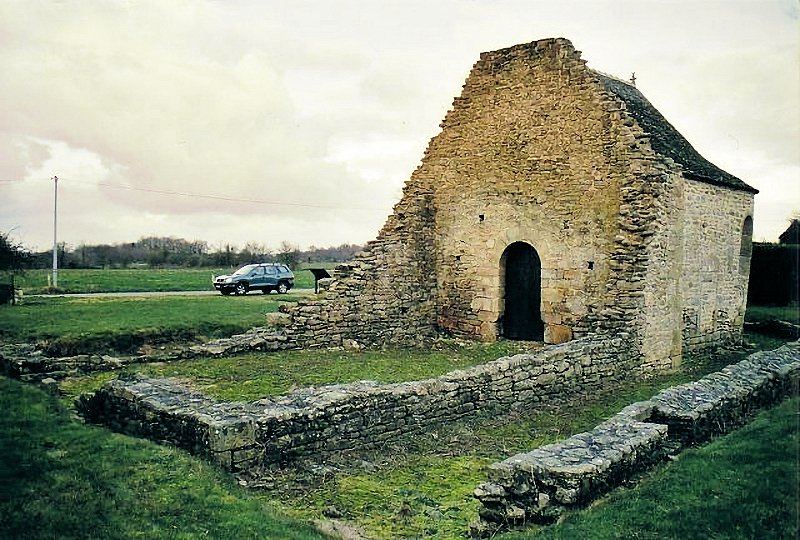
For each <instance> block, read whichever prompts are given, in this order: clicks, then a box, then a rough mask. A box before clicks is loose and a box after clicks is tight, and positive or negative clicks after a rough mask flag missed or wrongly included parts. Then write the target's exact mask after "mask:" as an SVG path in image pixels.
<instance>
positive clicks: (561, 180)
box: [423, 39, 667, 343]
mask: <svg viewBox="0 0 800 540" xmlns="http://www.w3.org/2000/svg"><path fill="white" fill-rule="evenodd" d="M442 127H443V130H442V133H441V134H440V135H438V136H437V137H435V138H434V139H433V140H432V141H431V144H430V146H429V148H428V151H427V152H426V155H425V159H424V160H423V168H425V169H426V170H430V171H431V175H432V176H433V177H434V181H433V186H434V206H435V208H436V214H435V220H436V242H437V244H436V250H435V253H436V263H437V264H436V268H437V272H438V281H437V285H438V290H437V313H438V319H437V320H438V323H439V325H440V326H441V327H442V328H445V329H447V330H449V331H451V332H453V333H454V334H457V335H463V336H467V337H480V338H481V339H484V340H492V339H495V338H496V337H498V336H499V335H501V333H502V316H503V311H504V295H505V291H504V285H505V284H504V268H503V267H502V260H503V253H504V251H505V249H506V248H507V247H508V246H509V245H510V244H512V243H514V242H518V241H522V242H526V243H528V244H530V245H531V246H533V247H534V248H535V249H536V250H537V252H538V254H539V256H540V259H541V262H542V284H541V286H542V301H541V315H542V319H543V320H544V323H545V341H546V342H548V343H558V342H563V341H567V340H569V339H572V338H573V337H580V336H582V335H586V333H588V332H602V331H612V330H616V329H618V328H626V327H628V326H629V322H630V321H632V320H635V318H636V316H637V315H638V314H639V313H640V312H641V309H642V301H641V295H640V293H638V292H637V290H638V289H640V288H641V281H642V277H643V276H644V274H645V272H646V267H647V264H648V259H647V258H646V257H645V256H644V253H645V242H646V237H647V236H648V235H649V234H653V229H654V223H653V222H652V219H651V218H652V216H653V209H652V206H653V199H654V198H655V197H657V196H658V195H659V192H658V190H654V189H653V188H652V186H651V184H652V179H653V178H660V177H661V175H662V174H663V173H662V171H663V170H666V169H667V165H666V164H665V163H663V160H661V159H660V158H658V156H656V154H655V153H654V152H653V150H652V148H650V147H649V145H648V143H647V140H646V139H645V138H644V137H643V135H642V130H641V129H640V128H639V127H638V126H637V125H636V123H635V121H634V120H633V119H632V118H630V117H628V116H627V114H626V112H625V105H624V103H623V102H622V101H621V100H620V99H618V98H617V97H616V96H614V95H613V94H612V93H610V92H607V91H606V90H605V88H604V87H603V86H602V85H601V83H600V82H599V80H598V78H597V76H596V73H595V72H593V71H591V70H589V69H588V68H586V66H585V61H584V60H582V59H581V58H580V52H579V51H576V50H575V49H574V48H573V47H572V45H571V44H570V43H569V41H567V40H564V39H551V40H540V41H537V42H534V43H530V44H524V45H517V46H514V47H511V48H508V49H503V50H500V51H495V52H491V53H484V54H482V55H481V59H480V60H479V61H478V62H477V63H476V64H475V66H474V68H473V70H472V72H471V74H470V76H469V77H468V78H467V81H466V83H465V85H464V90H463V92H462V94H461V96H460V97H459V98H457V99H456V100H455V102H454V108H453V110H452V111H450V112H449V113H448V115H447V117H446V118H445V121H444V122H443V124H442ZM643 192H648V193H649V194H650V196H649V197H643V196H642V194H643ZM621 208H622V209H623V212H622V213H621V212H620V209H621Z"/></svg>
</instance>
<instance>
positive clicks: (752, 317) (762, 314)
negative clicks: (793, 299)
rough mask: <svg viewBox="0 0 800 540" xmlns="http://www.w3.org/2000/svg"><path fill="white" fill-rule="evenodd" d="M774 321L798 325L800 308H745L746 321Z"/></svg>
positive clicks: (799, 322)
mask: <svg viewBox="0 0 800 540" xmlns="http://www.w3.org/2000/svg"><path fill="white" fill-rule="evenodd" d="M775 319H777V320H779V321H786V322H790V323H794V324H800V307H796V306H795V307H789V306H787V307H775V306H747V313H746V314H745V320H746V321H750V322H766V321H771V320H775Z"/></svg>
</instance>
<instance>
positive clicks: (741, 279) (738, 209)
mask: <svg viewBox="0 0 800 540" xmlns="http://www.w3.org/2000/svg"><path fill="white" fill-rule="evenodd" d="M683 196H684V200H683V208H684V219H683V228H682V230H681V233H682V235H681V236H682V239H683V245H682V249H683V253H682V257H681V259H682V262H683V272H682V274H681V279H680V291H679V292H680V297H681V298H682V308H683V312H682V321H681V327H682V329H683V345H684V349H685V350H694V349H697V348H702V347H704V346H708V345H711V344H713V343H719V342H725V341H729V340H731V339H737V338H738V337H739V335H740V334H741V331H742V325H743V324H744V312H745V308H746V307H747V283H748V280H749V277H750V260H749V259H750V257H749V251H748V252H747V256H745V257H742V256H741V255H740V253H741V251H742V250H741V248H742V241H743V239H742V229H743V227H744V222H745V218H747V217H748V216H750V217H752V215H753V197H752V196H751V195H750V194H748V193H743V192H741V191H734V190H731V189H725V188H719V187H716V186H711V185H708V184H704V183H701V182H696V181H693V180H686V182H685V185H684V188H683ZM746 241H747V242H749V241H750V238H749V236H748V237H747V239H746ZM742 259H744V260H742Z"/></svg>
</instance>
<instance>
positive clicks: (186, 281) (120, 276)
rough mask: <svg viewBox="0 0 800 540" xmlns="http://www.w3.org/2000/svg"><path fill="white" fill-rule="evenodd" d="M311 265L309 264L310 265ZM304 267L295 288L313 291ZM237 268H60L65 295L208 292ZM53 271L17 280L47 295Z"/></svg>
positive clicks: (28, 290)
mask: <svg viewBox="0 0 800 540" xmlns="http://www.w3.org/2000/svg"><path fill="white" fill-rule="evenodd" d="M306 266H307V265H306ZM312 266H313V267H315V268H318V267H323V268H332V267H333V266H335V263H319V264H316V263H315V264H313V265H312ZM304 268H305V266H303V265H301V266H300V269H298V270H295V272H294V274H295V288H297V289H313V288H314V276H313V275H312V274H311V272H309V271H308V270H305V269H304ZM234 270H236V268H164V269H158V268H153V269H151V268H142V269H131V268H112V269H107V270H94V269H91V270H87V269H68V268H67V269H60V270H59V271H58V289H59V290H60V291H62V292H65V293H93V292H134V291H136V292H138V291H205V290H212V289H213V287H212V285H211V279H212V276H218V275H221V274H230V273H232V272H233V271H234ZM50 275H51V271H50V270H28V271H27V272H25V274H24V275H22V276H18V277H17V278H16V286H17V287H19V288H21V289H22V290H23V291H24V293H25V294H27V295H30V294H43V293H45V292H47V287H48V285H49V282H48V276H50Z"/></svg>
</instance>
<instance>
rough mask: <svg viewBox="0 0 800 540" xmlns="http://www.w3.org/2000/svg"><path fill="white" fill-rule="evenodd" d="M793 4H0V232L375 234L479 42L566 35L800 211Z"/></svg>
mask: <svg viewBox="0 0 800 540" xmlns="http://www.w3.org/2000/svg"><path fill="white" fill-rule="evenodd" d="M798 12H799V10H798V2H797V0H748V1H736V0H722V1H716V2H714V1H705V0H702V1H642V0H634V1H624V0H594V1H588V0H587V1H564V0H553V1H546V2H545V1H536V0H522V1H504V0H449V1H443V0H420V1H416V0H414V1H411V0H409V1H406V0H404V1H387V0H380V1H378V0H364V1H344V0H324V1H323V0H317V1H298V0H293V1H291V2H286V1H264V0H252V1H242V0H227V1H224V2H223V1H201V0H193V1H185V2H184V1H179V0H157V1H153V2H146V1H135V2H133V1H131V2H122V1H115V2H111V1H108V2H100V1H90V0H79V1H74V2H69V1H62V2H55V1H53V2H36V1H31V0H21V1H14V0H0V232H11V236H12V238H14V239H15V240H16V241H20V242H22V243H23V244H24V245H25V246H26V247H29V248H33V249H48V248H49V247H51V246H52V241H53V181H52V180H51V178H52V177H53V176H55V175H57V176H58V177H59V183H58V238H59V241H63V242H66V243H67V244H68V245H69V246H72V247H74V246H77V245H80V244H81V243H87V244H99V243H119V242H132V241H135V240H137V239H138V238H140V237H143V236H177V237H182V238H186V239H187V240H195V239H197V240H206V241H208V243H209V245H210V246H211V248H212V249H215V248H216V247H218V246H220V245H222V244H224V243H227V242H232V243H234V244H236V245H238V246H240V247H241V246H243V245H244V244H245V243H246V242H250V241H253V242H259V243H261V244H264V245H266V246H267V247H271V248H276V247H278V245H279V244H280V243H281V241H284V240H285V241H289V242H291V243H294V244H297V245H299V246H301V247H308V246H310V245H317V246H327V245H335V244H340V243H345V242H348V243H363V242H366V241H367V240H370V239H372V238H374V237H375V236H376V234H377V232H378V230H379V229H380V227H381V225H382V224H383V222H384V221H385V219H386V217H387V216H388V214H389V213H391V209H392V206H393V205H394V203H395V202H397V200H399V198H400V194H401V189H402V185H403V183H404V182H405V180H406V179H407V178H408V177H409V176H410V175H411V172H412V171H413V170H414V169H415V168H416V167H417V165H418V164H419V161H420V159H421V157H422V154H423V151H424V149H425V147H426V146H427V143H428V141H429V140H430V138H431V137H433V136H434V135H436V134H437V133H438V131H439V127H438V126H439V122H440V121H441V120H442V119H443V118H444V115H445V113H446V112H447V110H448V109H449V108H450V106H451V105H452V101H453V98H454V97H455V96H457V95H458V94H459V93H460V91H461V85H462V84H463V82H464V79H465V78H466V76H467V74H468V73H469V71H470V69H471V67H472V65H473V64H474V63H475V61H476V60H477V59H478V57H479V55H480V53H481V52H482V51H489V50H495V49H499V48H502V47H507V46H510V45H514V44H517V43H524V42H529V41H534V40H537V39H542V38H547V37H566V38H568V39H570V40H571V41H572V42H573V44H574V45H575V47H576V48H577V49H579V50H581V51H583V58H584V59H586V60H587V61H588V64H589V67H591V68H594V69H598V70H601V71H604V72H607V73H611V74H614V75H617V76H619V77H621V78H625V79H627V78H629V77H630V74H631V72H634V71H635V72H636V77H637V85H638V88H639V89H640V90H641V91H642V92H643V93H644V94H645V96H646V97H647V98H648V99H649V100H650V101H651V102H652V103H653V104H654V105H655V106H656V108H658V109H659V110H660V111H661V112H662V113H663V114H664V116H666V118H667V119H668V120H669V121H670V122H671V123H672V124H673V125H674V126H675V127H676V128H677V129H678V130H679V131H680V132H681V133H682V134H683V135H684V136H685V137H686V138H687V139H688V140H689V142H690V143H692V145H694V147H695V148H696V149H697V150H698V151H699V152H700V153H701V154H703V155H704V156H705V157H706V158H707V159H709V160H710V161H712V162H713V163H715V164H716V165H718V166H719V167H721V168H722V169H724V170H726V171H728V172H730V173H732V174H734V175H736V176H738V177H740V178H741V179H743V180H744V181H745V182H747V183H749V184H750V185H752V186H754V187H756V188H758V189H759V190H760V191H761V193H760V194H759V195H757V196H756V211H755V238H756V239H757V240H770V241H773V240H776V239H777V236H778V234H780V232H782V231H783V230H784V229H785V228H786V226H787V225H788V221H789V219H790V218H791V217H792V215H797V214H798V213H799V212H800V135H799V134H798V129H799V126H800V112H799V109H800V104H799V103H798V101H799V100H800V98H799V97H798V96H800V50H798V28H799V26H798Z"/></svg>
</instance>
